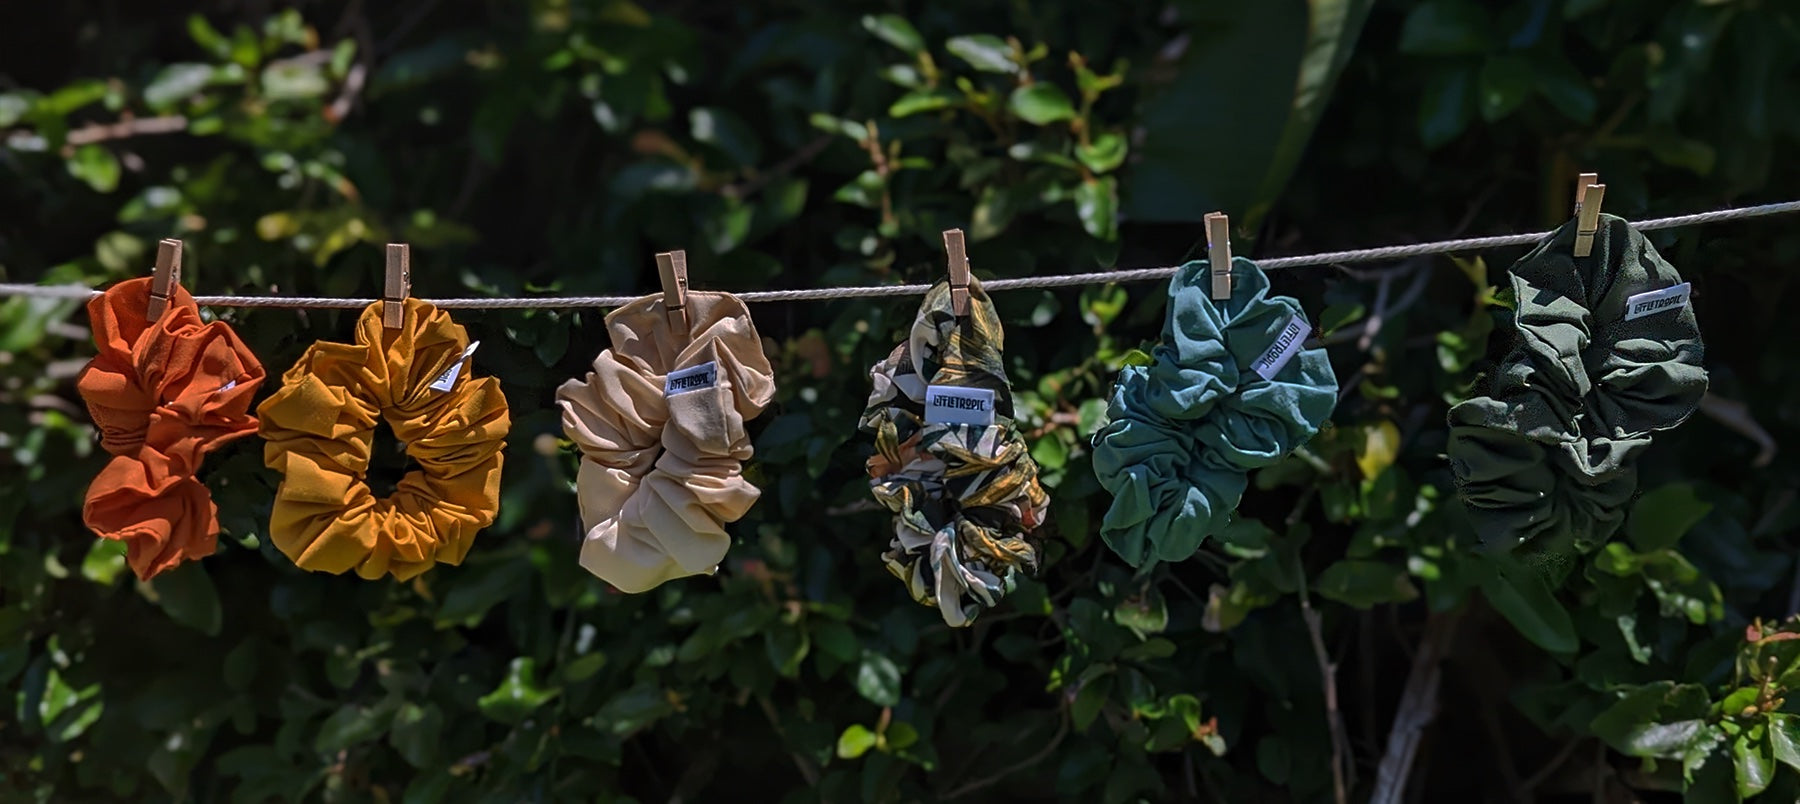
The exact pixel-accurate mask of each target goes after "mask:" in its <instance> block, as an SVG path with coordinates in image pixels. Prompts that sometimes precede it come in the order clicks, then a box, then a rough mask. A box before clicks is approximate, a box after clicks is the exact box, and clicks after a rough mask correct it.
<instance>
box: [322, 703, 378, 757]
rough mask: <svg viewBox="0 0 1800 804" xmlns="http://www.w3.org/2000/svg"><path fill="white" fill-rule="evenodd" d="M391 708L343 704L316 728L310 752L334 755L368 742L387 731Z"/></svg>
mask: <svg viewBox="0 0 1800 804" xmlns="http://www.w3.org/2000/svg"><path fill="white" fill-rule="evenodd" d="M393 715H394V708H393V707H392V706H391V705H388V704H387V703H386V702H384V703H382V704H378V705H376V706H373V707H367V706H359V705H357V704H346V705H344V706H343V707H340V708H339V709H338V710H337V711H336V712H333V713H332V714H331V717H328V718H326V719H325V722H324V723H323V724H320V726H319V733H318V734H317V735H316V736H314V737H313V750H314V751H317V752H319V753H321V754H335V753H337V752H339V751H342V750H344V749H346V748H350V747H351V746H356V745H361V744H363V743H366V742H369V741H370V740H373V739H375V738H377V737H380V736H381V734H382V733H383V732H385V731H387V728H388V723H389V722H391V721H392V720H393Z"/></svg>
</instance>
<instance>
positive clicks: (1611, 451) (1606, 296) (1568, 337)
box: [1446, 215, 1707, 553]
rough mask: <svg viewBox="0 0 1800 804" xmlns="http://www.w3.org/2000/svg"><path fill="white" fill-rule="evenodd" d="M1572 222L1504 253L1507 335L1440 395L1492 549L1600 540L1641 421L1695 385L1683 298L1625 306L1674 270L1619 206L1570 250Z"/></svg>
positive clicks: (1687, 398)
mask: <svg viewBox="0 0 1800 804" xmlns="http://www.w3.org/2000/svg"><path fill="white" fill-rule="evenodd" d="M1575 229H1576V223H1575V222H1574V221H1570V222H1569V223H1566V224H1564V225H1563V226H1562V228H1560V229H1558V230H1557V231H1556V232H1555V233H1553V234H1552V235H1551V236H1550V237H1549V238H1547V239H1546V240H1544V242H1542V243H1540V244H1538V246H1537V248H1535V249H1533V250H1532V252H1531V253H1530V254H1527V255H1525V256H1524V257H1522V258H1520V259H1519V261H1518V262H1516V263H1514V264H1513V266H1512V268H1511V269H1510V271H1509V273H1510V275H1511V282H1512V289H1513V295H1514V298H1515V299H1516V300H1517V311H1516V313H1515V315H1514V316H1513V327H1514V330H1515V333H1516V336H1517V337H1516V341H1515V343H1514V345H1513V349H1512V351H1511V353H1509V354H1508V355H1507V357H1506V358H1505V359H1504V360H1503V361H1502V362H1501V363H1500V365H1499V366H1498V367H1496V369H1495V370H1494V371H1493V372H1492V378H1493V379H1492V382H1491V387H1490V389H1489V391H1488V393H1487V395H1485V396H1477V397H1473V398H1471V399H1468V400H1465V401H1463V402H1460V403H1458V404H1456V405H1455V406H1453V407H1451V409H1450V414H1449V421H1450V439H1449V443H1448V444H1447V446H1446V453H1447V454H1448V456H1449V458H1450V466H1451V469H1452V470H1453V471H1454V473H1455V476H1456V482H1457V488H1458V490H1459V492H1460V496H1461V497H1462V499H1463V501H1464V502H1465V503H1466V504H1467V505H1468V506H1469V507H1471V508H1472V509H1475V510H1476V512H1477V513H1478V514H1479V516H1475V517H1471V519H1472V520H1473V522H1474V524H1475V528H1476V532H1477V535H1479V536H1480V537H1481V540H1482V541H1483V543H1485V544H1487V545H1488V546H1489V547H1491V548H1494V549H1511V548H1514V547H1516V546H1519V545H1521V544H1530V545H1531V547H1530V549H1531V550H1532V551H1534V552H1536V551H1549V552H1561V553H1566V552H1570V551H1582V552H1585V551H1587V550H1590V549H1592V548H1594V547H1596V546H1598V545H1599V544H1600V543H1602V542H1604V541H1606V539H1607V538H1608V537H1610V536H1611V535H1612V534H1613V533H1614V532H1615V531H1616V530H1617V529H1618V527H1619V525H1620V524H1621V523H1622V522H1623V520H1624V508H1625V505H1626V504H1627V503H1628V502H1630V500H1631V496H1632V494H1633V493H1634V492H1635V491H1636V489H1637V469H1636V462H1637V458H1638V456H1639V455H1641V454H1642V453H1643V451H1644V450H1646V449H1648V448H1649V446H1650V443H1651V434H1653V433H1654V432H1656V431H1658V430H1667V429H1669V428H1672V427H1675V426H1676V425H1679V424H1681V423H1682V422H1683V421H1686V420H1687V418H1688V417H1689V416H1691V415H1693V413H1694V411H1695V410H1697V409H1698V408H1699V406H1700V399H1701V397H1703V396H1705V394H1706V386H1707V377H1706V368H1705V365H1704V357H1705V355H1704V349H1703V346H1702V344H1701V341H1700V328H1699V325H1698V323H1697V322H1696V321H1695V318H1694V312H1693V309H1692V307H1691V306H1690V305H1688V304H1687V303H1686V302H1685V300H1682V301H1680V303H1679V304H1675V303H1672V302H1669V301H1668V300H1664V301H1663V302H1660V303H1658V304H1657V305H1656V306H1655V307H1642V309H1640V310H1639V311H1638V314H1635V315H1634V314H1632V313H1631V312H1630V310H1629V307H1630V305H1631V304H1632V298H1633V297H1634V296H1640V294H1645V293H1651V292H1655V291H1662V290H1668V289H1671V288H1674V287H1676V286H1677V285H1680V284H1682V282H1681V275H1680V274H1679V273H1677V272H1676V271H1675V268H1674V267H1673V266H1671V265H1669V263H1668V262H1667V261H1665V260H1663V258H1662V256H1661V255H1660V254H1657V253H1656V249H1655V248H1654V247H1652V246H1651V245H1650V241H1649V240H1647V239H1645V238H1644V236H1643V235H1642V234H1640V233H1639V232H1637V231H1636V230H1634V229H1632V228H1631V226H1630V225H1629V224H1627V223H1626V222H1625V221H1624V220H1621V219H1619V218H1616V217H1613V216H1611V215H1602V216H1601V226H1600V230H1599V232H1598V233H1597V234H1596V236H1595V238H1594V248H1593V252H1592V253H1591V254H1590V256H1588V257H1581V258H1577V257H1575V256H1574V251H1573V245H1574V240H1575ZM1638 301H1639V302H1640V304H1641V303H1643V302H1644V301H1645V300H1644V299H1642V298H1640V299H1639V300H1638ZM1657 307H1662V308H1663V309H1660V310H1657ZM1648 310H1656V311H1654V312H1647V311H1648Z"/></svg>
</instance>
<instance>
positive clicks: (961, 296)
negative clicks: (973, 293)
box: [944, 229, 969, 316]
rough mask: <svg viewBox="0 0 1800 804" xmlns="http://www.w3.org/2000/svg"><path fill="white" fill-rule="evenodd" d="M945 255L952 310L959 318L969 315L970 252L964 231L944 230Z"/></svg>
mask: <svg viewBox="0 0 1800 804" xmlns="http://www.w3.org/2000/svg"><path fill="white" fill-rule="evenodd" d="M944 255H945V261H946V263H947V264H948V265H949V267H950V310H951V311H952V312H954V313H955V314H956V315H958V316H965V315H968V314H969V251H968V246H967V245H966V244H965V243H964V242H963V230H961V229H945V230H944Z"/></svg>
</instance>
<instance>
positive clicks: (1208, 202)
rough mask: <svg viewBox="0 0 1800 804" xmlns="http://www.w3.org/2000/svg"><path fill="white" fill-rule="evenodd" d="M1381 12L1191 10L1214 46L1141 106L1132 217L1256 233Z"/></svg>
mask: <svg viewBox="0 0 1800 804" xmlns="http://www.w3.org/2000/svg"><path fill="white" fill-rule="evenodd" d="M1373 5H1374V2H1373V0H1308V2H1292V3H1230V4H1190V6H1191V7H1195V8H1200V7H1204V8H1206V9H1208V11H1207V12H1206V17H1207V19H1206V20H1205V22H1204V23H1203V25H1204V27H1203V29H1202V31H1201V32H1199V33H1200V35H1202V36H1204V38H1205V45H1204V46H1203V47H1200V46H1197V47H1193V48H1190V49H1189V51H1188V52H1187V53H1186V54H1185V55H1184V56H1183V57H1182V58H1181V60H1180V62H1179V66H1178V67H1177V72H1176V74H1175V75H1174V77H1173V78H1172V80H1170V81H1169V82H1168V83H1167V84H1166V85H1164V86H1163V87H1162V88H1161V89H1160V90H1159V91H1157V92H1155V93H1153V94H1152V95H1151V96H1150V97H1148V98H1146V99H1145V101H1144V102H1143V110H1142V112H1141V113H1140V114H1139V117H1138V119H1139V122H1140V125H1141V128H1142V131H1143V137H1142V139H1141V140H1136V139H1135V137H1134V142H1133V144H1132V152H1133V154H1134V155H1135V159H1134V160H1133V161H1132V163H1131V166H1130V168H1129V170H1128V173H1127V175H1128V177H1129V178H1128V179H1127V180H1126V181H1125V182H1124V183H1123V184H1122V185H1121V186H1123V187H1124V188H1125V190H1126V192H1127V193H1128V195H1127V197H1126V198H1125V199H1124V210H1125V216H1126V217H1128V218H1130V219H1131V220H1134V221H1150V222H1174V221H1181V222H1191V221H1196V220H1199V219H1200V218H1201V216H1203V215H1205V214H1206V213H1208V212H1212V211H1214V210H1221V209H1222V210H1226V211H1228V212H1230V213H1231V214H1232V216H1233V223H1236V224H1238V225H1239V226H1240V227H1242V228H1245V229H1256V228H1257V227H1258V224H1259V222H1260V220H1261V218H1262V216H1263V215H1264V214H1265V213H1266V210H1267V209H1268V208H1269V207H1270V206H1271V205H1272V204H1273V202H1274V199H1275V198H1277V197H1278V196H1280V195H1281V192H1282V190H1283V189H1284V188H1285V187H1286V186H1287V183H1288V180H1289V178H1290V177H1291V176H1292V175H1293V173H1294V170H1295V169H1296V168H1297V167H1298V166H1299V164H1300V159H1301V158H1302V157H1303V156H1304V155H1305V154H1306V152H1307V144H1308V142H1309V141H1310V140H1311V138H1312V135H1313V131H1314V129H1315V128H1316V127H1317V125H1318V122H1319V120H1320V118H1321V117H1322V116H1323V113H1324V109H1325V106H1326V104H1327V103H1329V102H1330V101H1331V99H1332V89H1333V87H1334V85H1335V84H1336V83H1337V80H1338V77H1339V76H1340V75H1341V74H1342V73H1343V71H1344V67H1345V65H1346V64H1348V63H1349V60H1350V57H1351V56H1352V55H1353V54H1354V52H1355V50H1356V40H1357V37H1358V36H1359V35H1360V34H1361V32H1362V29H1363V23H1364V21H1365V20H1367V19H1368V16H1369V10H1370V8H1372V7H1373ZM1250 64H1254V65H1257V66H1256V69H1254V70H1251V69H1246V68H1245V65H1250ZM1078 75H1079V74H1078ZM1220 121H1230V125H1219V123H1220ZM1196 154H1205V158H1196ZM1240 216H1241V218H1242V220H1239V219H1238V218H1239V217H1240Z"/></svg>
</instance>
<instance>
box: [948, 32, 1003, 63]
mask: <svg viewBox="0 0 1800 804" xmlns="http://www.w3.org/2000/svg"><path fill="white" fill-rule="evenodd" d="M944 47H945V49H947V50H949V51H950V55H952V56H955V57H957V58H959V59H962V60H963V61H966V62H968V63H969V66H970V67H974V68H975V69H977V70H980V71H982V72H986V73H1013V72H1018V69H1019V68H1018V65H1016V64H1014V63H1013V60H1012V46H1011V45H1008V44H1007V43H1006V40H1004V39H1001V38H1000V37H998V36H994V35H993V34H975V35H973V36H953V37H951V38H950V40H949V41H948V42H945V43H944Z"/></svg>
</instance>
